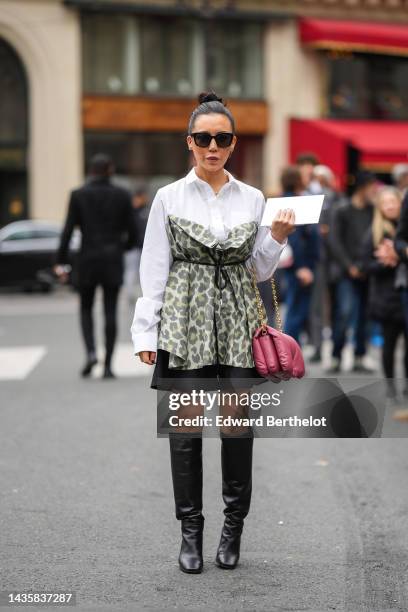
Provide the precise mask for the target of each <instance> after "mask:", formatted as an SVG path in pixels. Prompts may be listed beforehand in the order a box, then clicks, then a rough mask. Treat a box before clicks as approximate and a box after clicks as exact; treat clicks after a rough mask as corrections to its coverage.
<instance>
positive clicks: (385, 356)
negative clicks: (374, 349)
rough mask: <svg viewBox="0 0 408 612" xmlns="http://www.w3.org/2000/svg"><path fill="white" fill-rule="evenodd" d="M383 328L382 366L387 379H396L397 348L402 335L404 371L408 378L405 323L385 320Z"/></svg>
mask: <svg viewBox="0 0 408 612" xmlns="http://www.w3.org/2000/svg"><path fill="white" fill-rule="evenodd" d="M381 327H382V332H383V338H384V345H383V350H382V365H383V370H384V374H385V376H386V378H394V356H395V347H396V344H397V341H398V338H399V336H400V335H401V334H404V342H405V353H404V369H405V377H406V378H408V332H407V330H406V328H405V325H404V321H398V320H397V321H393V320H392V319H389V320H386V321H384V320H383V321H381Z"/></svg>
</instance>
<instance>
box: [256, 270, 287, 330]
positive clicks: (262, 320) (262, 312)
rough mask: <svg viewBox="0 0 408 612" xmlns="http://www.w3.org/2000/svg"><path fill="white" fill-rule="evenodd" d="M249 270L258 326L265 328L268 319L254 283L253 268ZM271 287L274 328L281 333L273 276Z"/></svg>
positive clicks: (280, 320)
mask: <svg viewBox="0 0 408 612" xmlns="http://www.w3.org/2000/svg"><path fill="white" fill-rule="evenodd" d="M250 270H251V275H252V282H253V285H254V290H255V298H256V306H257V310H258V320H259V326H260V327H266V325H267V324H268V317H267V314H266V310H265V306H264V303H263V301H262V298H261V294H260V293H259V289H258V285H257V282H256V272H255V267H254V266H252V267H251V268H250ZM271 287H272V297H273V305H274V308H275V321H276V327H277V329H278V330H279V331H280V332H281V331H283V330H282V319H281V317H280V312H279V304H278V296H277V291H276V285H275V279H274V278H273V276H272V277H271Z"/></svg>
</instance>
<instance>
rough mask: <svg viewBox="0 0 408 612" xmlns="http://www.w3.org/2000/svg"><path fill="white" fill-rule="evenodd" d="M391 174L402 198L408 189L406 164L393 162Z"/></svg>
mask: <svg viewBox="0 0 408 612" xmlns="http://www.w3.org/2000/svg"><path fill="white" fill-rule="evenodd" d="M391 174H392V180H393V183H394V185H395V187H396V188H397V189H398V191H399V192H400V194H401V197H402V198H403V197H404V196H405V194H406V193H407V190H408V164H395V166H394V167H393V169H392V173H391Z"/></svg>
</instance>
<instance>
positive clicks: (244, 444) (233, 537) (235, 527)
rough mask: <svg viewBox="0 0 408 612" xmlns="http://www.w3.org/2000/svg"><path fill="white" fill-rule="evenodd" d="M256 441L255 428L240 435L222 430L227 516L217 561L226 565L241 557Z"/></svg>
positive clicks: (219, 564) (231, 566)
mask: <svg viewBox="0 0 408 612" xmlns="http://www.w3.org/2000/svg"><path fill="white" fill-rule="evenodd" d="M253 442H254V436H253V431H252V430H251V431H250V433H249V434H248V433H246V434H245V436H237V437H232V436H227V435H225V434H222V433H221V466H222V497H223V499H224V503H225V508H224V515H225V519H224V526H223V528H222V531H221V539H220V543H219V546H218V550H217V555H216V558H215V562H216V564H217V565H218V566H219V567H222V568H223V569H234V568H235V566H236V565H237V563H238V560H239V555H240V544H241V534H242V529H243V526H244V518H245V517H246V516H247V514H248V512H249V508H250V504H251V494H252V452H253Z"/></svg>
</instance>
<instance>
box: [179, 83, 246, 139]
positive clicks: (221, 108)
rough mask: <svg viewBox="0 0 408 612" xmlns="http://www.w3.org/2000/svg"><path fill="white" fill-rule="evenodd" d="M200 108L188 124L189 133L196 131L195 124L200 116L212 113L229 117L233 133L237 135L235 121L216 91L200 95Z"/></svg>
mask: <svg viewBox="0 0 408 612" xmlns="http://www.w3.org/2000/svg"><path fill="white" fill-rule="evenodd" d="M197 99H198V106H197V107H196V108H195V109H194V110H193V112H192V113H191V116H190V121H189V123H188V133H189V134H191V132H192V131H193V129H194V122H195V120H196V119H197V117H198V116H199V115H208V114H210V113H220V114H222V115H225V116H226V117H228V119H229V120H230V123H231V131H232V132H233V134H235V121H234V117H233V116H232V113H231V111H230V110H229V109H228V108H227V105H226V103H225V102H224V100H223V99H222V98H220V97H218V96H217V94H216V93H215V91H213V90H211V91H202V92H201V93H200V94H198V97H197Z"/></svg>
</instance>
